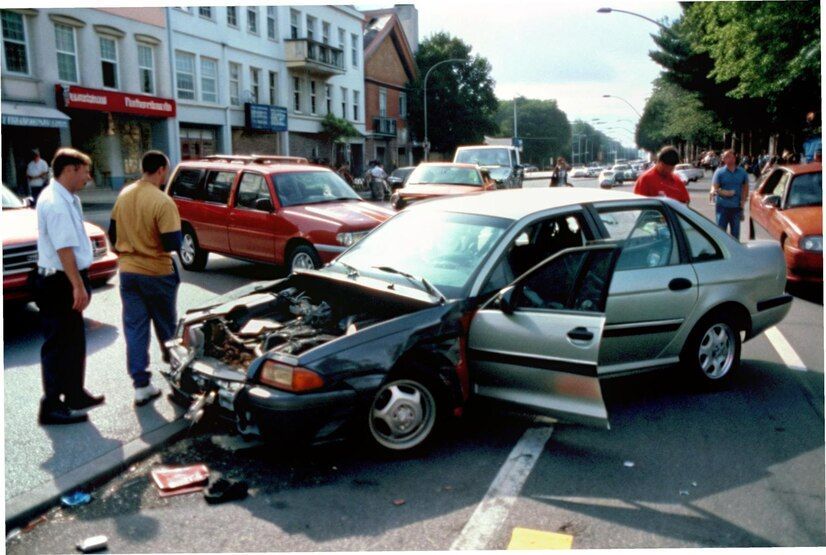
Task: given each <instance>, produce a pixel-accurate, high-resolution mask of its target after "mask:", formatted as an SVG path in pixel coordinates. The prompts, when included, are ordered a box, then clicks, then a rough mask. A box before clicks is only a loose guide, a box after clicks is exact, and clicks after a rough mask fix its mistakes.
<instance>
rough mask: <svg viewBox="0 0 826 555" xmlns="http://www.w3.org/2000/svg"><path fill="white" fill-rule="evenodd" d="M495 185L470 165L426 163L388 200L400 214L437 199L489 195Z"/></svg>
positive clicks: (488, 176) (480, 170)
mask: <svg viewBox="0 0 826 555" xmlns="http://www.w3.org/2000/svg"><path fill="white" fill-rule="evenodd" d="M495 189H496V182H495V181H494V180H493V179H491V177H490V174H489V173H488V170H486V169H483V168H480V167H479V166H476V165H474V164H451V163H449V162H430V163H424V164H419V165H418V166H417V167H416V169H415V171H413V173H412V174H410V176H409V177H408V178H407V183H406V184H405V186H404V187H402V188H401V189H398V190H397V191H396V192H395V193H393V195H392V196H391V197H390V204H391V205H392V206H393V208H395V209H396V210H401V209H403V208H404V207H406V206H408V205H409V204H410V203H412V202H415V201H419V200H426V199H431V198H437V197H446V196H452V195H467V194H473V193H481V192H483V191H493V190H495Z"/></svg>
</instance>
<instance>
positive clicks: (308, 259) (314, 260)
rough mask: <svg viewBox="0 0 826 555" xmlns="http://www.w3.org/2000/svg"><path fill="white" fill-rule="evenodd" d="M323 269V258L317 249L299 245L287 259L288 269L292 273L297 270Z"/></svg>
mask: <svg viewBox="0 0 826 555" xmlns="http://www.w3.org/2000/svg"><path fill="white" fill-rule="evenodd" d="M320 267H321V258H319V256H318V253H317V252H316V251H315V249H314V248H313V247H311V246H309V245H298V246H297V247H295V248H293V249H292V250H291V251H290V255H289V257H288V259H287V268H289V270H290V273H292V272H295V271H296V270H299V269H301V270H314V269H316V268H320Z"/></svg>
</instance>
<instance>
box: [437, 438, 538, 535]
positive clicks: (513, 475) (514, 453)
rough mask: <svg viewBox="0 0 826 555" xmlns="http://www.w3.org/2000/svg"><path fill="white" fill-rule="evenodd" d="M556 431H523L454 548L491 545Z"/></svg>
mask: <svg viewBox="0 0 826 555" xmlns="http://www.w3.org/2000/svg"><path fill="white" fill-rule="evenodd" d="M553 431H554V428H553V426H547V427H540V428H529V429H528V430H526V431H525V433H524V434H522V437H521V438H520V439H519V442H517V444H516V445H515V446H514V447H513V450H511V452H510V455H508V460H507V461H505V464H504V465H502V468H500V469H499V473H498V474H497V475H496V478H494V480H493V483H491V485H490V488H488V492H487V493H486V494H485V497H484V498H483V499H482V501H481V503H479V505H478V506H477V507H476V510H475V511H473V514H472V515H471V517H470V520H468V522H467V524H465V527H464V528H463V529H462V533H461V534H459V537H458V538H456V541H454V542H453V545H451V546H450V549H451V550H454V551H455V550H466V549H474V550H482V549H490V548H489V547H488V543H489V542H490V540H491V539H492V538H493V536H494V535H495V534H496V532H497V531H498V530H499V528H500V527H501V526H502V524H503V523H504V522H505V519H506V518H507V517H508V512H509V511H510V509H511V507H513V504H514V503H516V498H517V496H518V495H519V492H521V491H522V486H523V485H524V484H525V481H526V480H527V479H528V476H530V474H531V470H533V467H534V465H535V464H536V461H537V460H539V455H541V454H542V450H543V449H544V448H545V444H546V443H547V442H548V440H549V439H550V437H551V434H552V433H553Z"/></svg>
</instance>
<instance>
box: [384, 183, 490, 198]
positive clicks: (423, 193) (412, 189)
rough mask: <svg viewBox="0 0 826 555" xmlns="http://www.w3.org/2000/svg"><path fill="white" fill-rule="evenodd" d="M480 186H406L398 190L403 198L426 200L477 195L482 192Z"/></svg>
mask: <svg viewBox="0 0 826 555" xmlns="http://www.w3.org/2000/svg"><path fill="white" fill-rule="evenodd" d="M483 190H484V189H483V188H482V186H481V185H435V184H429V183H428V184H422V185H415V184H414V185H411V184H408V185H406V186H405V187H404V188H402V189H399V191H398V192H399V195H400V196H402V197H404V198H426V197H439V196H445V195H465V194H468V193H479V192H481V191H483Z"/></svg>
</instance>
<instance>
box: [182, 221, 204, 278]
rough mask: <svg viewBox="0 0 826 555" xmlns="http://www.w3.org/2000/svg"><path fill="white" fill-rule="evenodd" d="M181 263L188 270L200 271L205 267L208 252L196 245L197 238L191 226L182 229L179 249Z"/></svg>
mask: <svg viewBox="0 0 826 555" xmlns="http://www.w3.org/2000/svg"><path fill="white" fill-rule="evenodd" d="M179 254H180V259H181V265H182V266H183V267H184V269H186V270H189V271H190V272H200V271H201V270H203V269H204V268H205V267H206V263H207V258H208V257H209V252H207V251H205V250H203V249H201V247H199V246H198V238H197V237H196V236H195V232H194V231H193V230H192V228H191V227H189V226H187V227H184V229H183V237H182V238H181V250H180V253H179Z"/></svg>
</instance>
